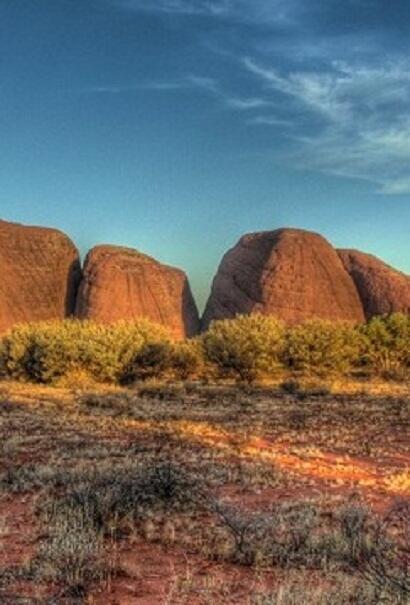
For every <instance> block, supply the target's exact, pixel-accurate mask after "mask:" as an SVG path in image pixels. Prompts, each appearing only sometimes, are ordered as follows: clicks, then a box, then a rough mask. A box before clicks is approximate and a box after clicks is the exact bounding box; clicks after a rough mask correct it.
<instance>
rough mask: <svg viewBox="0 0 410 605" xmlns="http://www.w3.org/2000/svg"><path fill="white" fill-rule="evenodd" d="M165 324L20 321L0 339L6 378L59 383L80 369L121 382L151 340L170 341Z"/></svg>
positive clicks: (0, 358)
mask: <svg viewBox="0 0 410 605" xmlns="http://www.w3.org/2000/svg"><path fill="white" fill-rule="evenodd" d="M169 340H170V338H169V335H168V332H167V331H166V330H165V328H162V327H161V326H159V325H156V324H153V323H151V322H149V321H148V320H145V319H141V320H139V321H136V322H134V323H126V322H119V323H117V324H112V325H109V326H104V325H101V324H97V323H94V322H89V321H79V320H72V319H70V320H64V321H49V322H39V323H35V324H25V325H20V326H17V327H15V328H13V329H12V330H10V331H9V332H8V333H7V334H6V335H5V336H4V337H3V339H2V340H1V343H0V373H1V375H2V376H3V377H9V378H13V379H17V380H26V381H33V382H39V383H47V384H49V383H53V382H55V381H56V380H58V379H60V378H61V377H63V376H67V375H69V374H71V373H73V372H75V371H83V372H86V373H87V374H88V375H89V376H90V378H92V379H94V380H96V381H99V382H116V381H118V380H119V379H120V377H121V376H122V375H123V374H124V372H125V368H126V367H127V366H128V365H129V363H130V362H131V360H132V359H133V358H135V356H136V355H137V354H138V353H139V352H140V351H141V349H142V348H143V347H144V346H145V345H146V344H147V343H150V344H154V343H166V342H169Z"/></svg>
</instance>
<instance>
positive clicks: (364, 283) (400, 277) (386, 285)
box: [339, 250, 410, 319]
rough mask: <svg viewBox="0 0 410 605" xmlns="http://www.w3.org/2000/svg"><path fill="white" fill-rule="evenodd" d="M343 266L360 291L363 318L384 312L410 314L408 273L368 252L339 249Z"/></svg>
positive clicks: (409, 281) (409, 279)
mask: <svg viewBox="0 0 410 605" xmlns="http://www.w3.org/2000/svg"><path fill="white" fill-rule="evenodd" d="M339 256H340V258H341V260H342V262H343V265H344V267H345V268H346V270H347V271H348V273H349V274H350V276H351V277H352V279H353V281H354V283H355V284H356V288H357V290H358V292H359V295H360V298H361V301H362V305H363V308H364V312H365V315H366V318H367V319H369V318H371V317H373V316H374V315H382V314H384V313H393V312H396V311H402V312H405V313H410V276H409V275H406V274H405V273H401V272H400V271H397V270H396V269H393V267H390V266H389V265H387V264H386V263H384V262H383V261H382V260H380V259H379V258H377V257H376V256H372V255H371V254H365V253H364V252H359V251H358V250H339Z"/></svg>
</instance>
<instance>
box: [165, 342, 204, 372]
mask: <svg viewBox="0 0 410 605" xmlns="http://www.w3.org/2000/svg"><path fill="white" fill-rule="evenodd" d="M171 366H172V370H173V373H174V375H175V377H176V378H178V379H179V380H188V378H191V377H193V376H197V375H198V374H200V373H201V372H203V369H204V355H203V350H202V345H201V339H200V338H193V339H191V340H186V341H182V342H177V343H175V344H174V345H173V348H172V355H171Z"/></svg>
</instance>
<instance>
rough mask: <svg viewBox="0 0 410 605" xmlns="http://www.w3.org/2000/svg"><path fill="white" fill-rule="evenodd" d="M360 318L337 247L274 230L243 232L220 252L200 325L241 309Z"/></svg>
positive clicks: (288, 316) (294, 317)
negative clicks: (228, 247)
mask: <svg viewBox="0 0 410 605" xmlns="http://www.w3.org/2000/svg"><path fill="white" fill-rule="evenodd" d="M252 312H261V313H264V314H272V315H276V316H277V317H280V318H282V319H284V320H285V321H287V322H289V323H297V322H301V321H304V320H306V319H311V318H316V317H318V318H322V319H329V320H347V321H353V322H361V321H363V319H364V313H363V308H362V304H361V301H360V298H359V295H358V292H357V290H356V287H355V285H354V283H353V280H352V278H351V277H350V275H349V274H348V272H347V271H346V270H345V268H344V266H343V264H342V262H341V260H340V258H339V256H338V254H337V252H336V250H334V248H333V247H332V246H331V245H330V244H329V242H328V241H327V240H326V239H324V238H323V237H322V236H321V235H318V234H316V233H311V232H308V231H302V230H298V229H279V230H277V231H267V232H262V233H252V234H249V235H245V236H243V237H242V238H241V239H240V240H239V242H238V243H237V244H236V246H234V248H232V249H231V250H229V252H227V254H225V256H224V258H223V259H222V262H221V264H220V266H219V269H218V273H217V275H216V277H215V279H214V282H213V286H212V292H211V295H210V298H209V300H208V303H207V305H206V309H205V313H204V317H203V326H204V327H205V328H206V327H207V326H208V325H209V323H210V322H211V321H212V320H214V319H223V318H229V317H234V316H235V315H237V314H240V313H252Z"/></svg>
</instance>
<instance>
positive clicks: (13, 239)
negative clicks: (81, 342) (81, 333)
mask: <svg viewBox="0 0 410 605" xmlns="http://www.w3.org/2000/svg"><path fill="white" fill-rule="evenodd" d="M80 275H81V268H80V262H79V257H78V252H77V250H76V248H75V246H74V244H73V243H72V242H71V241H70V240H69V238H68V237H67V236H66V235H64V234H63V233H61V232H60V231H57V230H55V229H46V228H42V227H26V226H22V225H18V224H16V223H8V222H6V221H0V332H4V331H5V330H7V329H8V328H10V327H11V326H13V325H14V324H16V323H19V322H29V321H38V320H42V319H62V318H64V317H66V316H68V315H71V314H72V313H73V312H74V307H75V295H76V291H77V285H78V282H79V279H80Z"/></svg>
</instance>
